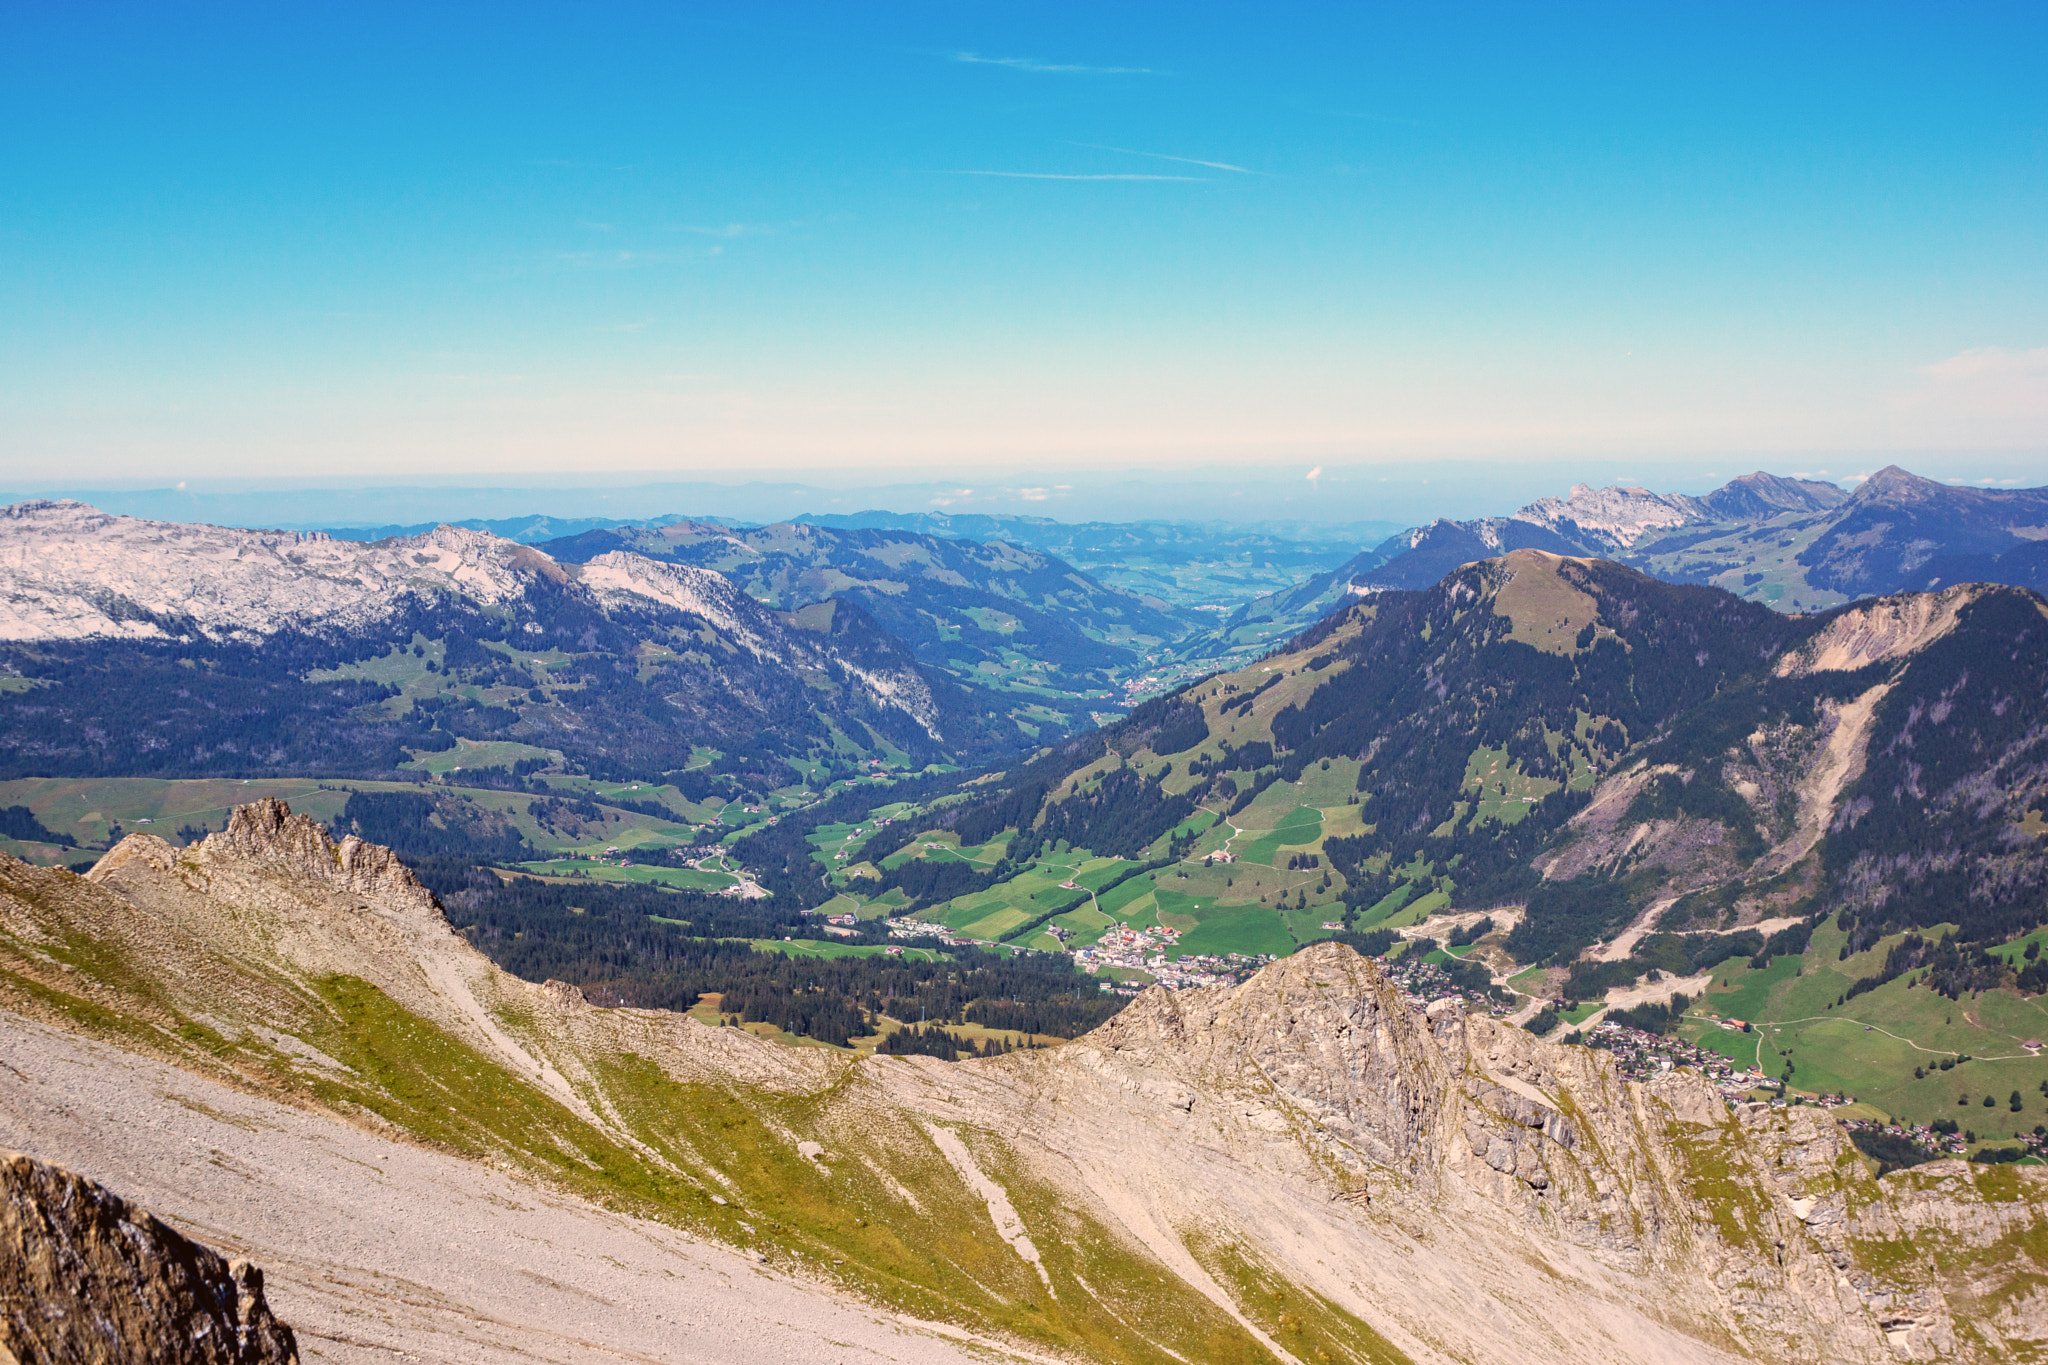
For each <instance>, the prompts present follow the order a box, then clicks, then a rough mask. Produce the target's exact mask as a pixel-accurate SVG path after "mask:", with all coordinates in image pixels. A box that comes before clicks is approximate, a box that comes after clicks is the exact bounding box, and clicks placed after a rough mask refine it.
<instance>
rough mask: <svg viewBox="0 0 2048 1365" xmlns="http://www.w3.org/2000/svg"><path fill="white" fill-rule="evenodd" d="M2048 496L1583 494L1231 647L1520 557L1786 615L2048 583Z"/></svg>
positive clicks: (1338, 584)
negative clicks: (1974, 588) (1719, 595)
mask: <svg viewBox="0 0 2048 1365" xmlns="http://www.w3.org/2000/svg"><path fill="white" fill-rule="evenodd" d="M2044 537H2048V489H1978V488H1967V487H1957V486H1953V485H1949V484H1942V483H1936V482H1935V481H1933V480H1931V479H1923V478H1920V477H1919V476H1917V475H1914V474H1910V473H1908V472H1907V471H1905V470H1903V469H1900V468H1898V467H1897V466H1895V465H1894V466H1888V467H1886V468H1884V469H1881V470H1879V471H1878V472H1877V473H1876V474H1873V475H1871V476H1870V477H1869V478H1868V479H1865V480H1864V481H1863V482H1862V483H1860V484H1859V485H1857V487H1856V489H1855V491H1854V492H1844V491H1843V490H1842V489H1841V488H1840V487H1838V486H1837V485H1835V484H1831V483H1824V482H1821V481H1818V480H1813V479H1787V478H1781V477H1779V476H1777V475H1774V474H1766V473H1763V472H1758V473H1754V474H1746V475H1744V476H1743V477H1741V478H1738V479H1734V480H1731V481H1730V482H1728V483H1727V484H1725V485H1723V486H1722V487H1721V488H1719V489H1716V490H1715V491H1714V492H1712V493H1709V494H1706V495H1705V496H1703V497H1694V496H1690V495H1687V494H1682V493H1653V492H1650V491H1649V490H1648V489H1643V488H1629V487H1613V488H1601V489H1594V488H1588V487H1587V486H1585V485H1584V484H1580V485H1577V486H1575V487H1574V488H1573V489H1572V490H1571V492H1570V493H1569V494H1568V495H1567V496H1565V497H1562V498H1539V499H1537V500H1536V501H1535V502H1533V503H1531V504H1529V505H1528V506H1527V507H1524V508H1523V509H1521V510H1520V511H1519V512H1516V513H1515V514H1514V515H1512V516H1508V517H1490V518H1485V519H1482V520H1478V521H1464V522H1458V521H1435V522H1432V523H1430V524H1429V525H1427V526H1420V527H1415V528H1412V529H1410V530H1407V531H1404V532H1402V533H1401V534H1400V535H1397V536H1394V537H1392V538H1390V539H1388V540H1387V541H1385V542H1383V543H1381V544H1380V545H1378V546H1375V547H1374V548H1372V549H1370V550H1367V551H1364V552H1362V553H1360V554H1359V555H1357V556H1356V557H1354V558H1353V559H1351V560H1350V561H1348V562H1346V563H1345V564H1342V565H1340V566H1338V567H1337V568H1335V569H1333V570H1331V571H1330V572H1329V573H1327V574H1323V575H1320V576H1316V577H1311V578H1308V579H1305V580H1304V581H1303V582H1301V583H1299V584H1296V585H1294V586H1293V587H1291V588H1289V589H1288V590H1286V591H1284V592H1280V593H1275V594H1273V595H1271V596H1269V597H1267V598H1264V599H1261V600H1260V601H1257V602H1253V603H1250V604H1248V605H1246V606H1244V607H1242V608H1240V609H1239V610H1238V612H1237V613H1236V614H1235V615H1234V616H1233V617H1232V618H1231V619H1230V620H1229V621H1228V622H1227V623H1226V624H1225V627H1224V631H1225V633H1226V635H1230V636H1232V637H1243V638H1253V637H1257V638H1269V639H1274V640H1277V639H1282V638H1285V637H1286V636H1287V635H1289V634H1291V633H1293V632H1294V631H1296V630H1300V629H1304V628H1306V627H1307V626H1308V625H1309V624H1310V623H1311V622H1312V621H1314V620H1316V619H1319V618H1320V617H1321V616H1323V615H1324V614H1326V613H1327V612H1329V611H1330V610H1332V609H1333V608H1334V607H1336V606H1337V605H1339V604H1340V603H1341V602H1342V601H1343V600H1344V599H1345V597H1346V596H1347V595H1349V594H1357V593H1362V592H1373V591H1378V590H1381V589H1385V588H1408V589H1413V588H1425V587H1428V586H1429V585H1430V584H1431V583H1434V582H1436V581H1437V580H1438V579H1440V578H1442V577H1443V576H1444V575H1445V574H1446V573H1449V572H1450V571H1451V570H1453V569H1455V568H1457V567H1458V566H1459V565H1461V564H1466V563H1470V562H1472V561H1474V560H1479V559H1487V558H1491V557H1493V556H1496V555H1501V554H1505V553H1507V552H1508V551H1511V550H1520V549H1534V550H1546V551H1549V552H1550V553H1552V554H1561V555H1573V556H1582V557H1591V558H1599V559H1613V560H1616V561H1618V562H1620V563H1625V564H1629V565H1631V566H1633V567H1635V568H1639V569H1641V570H1643V571H1644V572H1645V573H1648V574H1651V575H1653V576H1654V577H1657V578H1662V579H1665V580H1667V581H1669V582H1673V583H1710V584H1713V585H1714V586H1716V587H1721V588H1726V589H1727V590H1728V591H1730V592H1732V593H1734V594H1736V595H1737V596H1739V597H1744V598H1747V599H1750V600H1753V601H1758V602H1763V603H1764V604H1766V605H1768V606H1770V607H1773V608H1775V609H1776V610H1779V611H1813V610H1818V609H1821V608H1825V607H1830V606H1838V605H1840V604H1841V603H1843V602H1847V601H1852V600H1854V599H1856V598H1859V597H1869V596H1878V595H1882V594H1885V593H1892V592H1901V591H1909V590H1918V589H1926V588H1934V587H1940V586H1944V585H1946V584H1951V583H1960V582H1988V583H2005V584H2010V585H2014V586H2019V587H2033V588H2039V587H2043V586H2048V578H2044V577H2043V573H2044V566H2048V560H2044V559H2043V558H2042V552H2041V551H2040V550H2039V549H2038V547H2039V545H2040V544H2041V543H2042V541H2043V538H2044Z"/></svg>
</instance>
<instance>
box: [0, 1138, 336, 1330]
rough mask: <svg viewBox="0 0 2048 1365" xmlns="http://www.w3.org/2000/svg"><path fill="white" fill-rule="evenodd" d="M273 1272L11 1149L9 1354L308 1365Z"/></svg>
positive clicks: (6, 1262) (2, 1159)
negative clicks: (273, 1290)
mask: <svg viewBox="0 0 2048 1365" xmlns="http://www.w3.org/2000/svg"><path fill="white" fill-rule="evenodd" d="M298 1358H299V1350H298V1343H297V1341H296V1339H295V1338H294V1336H293V1334H292V1329H291V1328H289V1327H287V1326H285V1325H284V1324H283V1323H281V1322H279V1321H278V1320H277V1319H276V1318H275V1317H273V1316H272V1315H271V1312H270V1306H269V1304H268V1303H266V1302H265V1300H264V1296H263V1272H262V1271H261V1270H260V1269H258V1268H257V1267H255V1266H253V1265H251V1264H249V1263H248V1262H247V1261H241V1260H237V1261H229V1260H227V1259H225V1258H224V1257H222V1256H220V1255H219V1254H218V1253H216V1252H214V1251H212V1250H209V1249H208V1248H206V1247H203V1246H201V1245H199V1244H198V1243H196V1242H193V1241H191V1240H189V1239H187V1238H186V1237H184V1236H183V1235H182V1234H180V1233H179V1232H178V1231H177V1230H176V1229H174V1228H171V1227H169V1226H168V1225H166V1224H165V1223H163V1222H162V1221H161V1220H159V1219H158V1218H157V1217H156V1216H155V1215H153V1214H151V1213H150V1212H149V1211H148V1210H146V1209H140V1208H136V1207H135V1206H134V1205H132V1204H130V1203H128V1201H126V1200H125V1199H122V1198H121V1197H120V1196H119V1195H117V1194H114V1193H113V1192H112V1191H110V1190H108V1189H107V1188H106V1187H105V1186H103V1185H100V1184H97V1183H95V1182H93V1181H91V1180H87V1179H85V1178H83V1177H81V1176H78V1175H74V1174H72V1173H71V1172H70V1171H67V1170H64V1169H63V1168H62V1167H58V1166H52V1165H49V1164H48V1163H45V1162H41V1161H37V1160H35V1159H34V1158H33V1157H29V1156H24V1155H23V1154H21V1153H19V1152H0V1359H5V1360H7V1361H10V1362H12V1361H21V1362H25V1363H26V1362H41V1361H50V1362H67V1363H68V1362H78V1365H97V1363H98V1362H106V1365H119V1363H120V1362H127V1361H135V1360H148V1361H153V1362H154V1361H161V1362H164V1365H286V1363H287V1362H291V1365H296V1362H297V1361H298Z"/></svg>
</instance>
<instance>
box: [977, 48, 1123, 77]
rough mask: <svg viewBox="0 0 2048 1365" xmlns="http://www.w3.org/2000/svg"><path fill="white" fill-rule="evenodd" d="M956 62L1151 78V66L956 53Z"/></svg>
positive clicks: (1063, 73) (1055, 73) (1054, 72)
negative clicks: (1093, 64)
mask: <svg viewBox="0 0 2048 1365" xmlns="http://www.w3.org/2000/svg"><path fill="white" fill-rule="evenodd" d="M953 60H954V61H956V62H965V63H967V64H968V65H969V66H1006V67H1008V68H1009V69H1010V70H1012V71H1031V72H1035V73H1038V74H1041V75H1052V76H1149V75H1151V74H1152V68H1151V67H1149V66H1076V65H1071V64H1068V63H1064V62H1042V61H1040V60H1039V59H1038V58H1036V57H984V56H982V55H981V54H980V53H978V52H956V53H954V54H953Z"/></svg>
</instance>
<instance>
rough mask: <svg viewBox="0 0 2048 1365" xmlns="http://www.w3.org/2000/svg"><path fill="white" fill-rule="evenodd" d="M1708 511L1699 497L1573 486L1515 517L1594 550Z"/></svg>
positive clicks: (1616, 546)
mask: <svg viewBox="0 0 2048 1365" xmlns="http://www.w3.org/2000/svg"><path fill="white" fill-rule="evenodd" d="M1706 511H1707V509H1706V506H1705V505H1704V504H1703V503H1702V502H1701V501H1700V500H1699V499H1697V498H1690V497H1686V496H1685V495H1683V494H1668V495H1667V494H1662V493H1652V492H1651V491H1650V490H1649V489H1647V488H1631V487H1627V486H1624V485H1616V486H1615V487H1612V488H1589V487H1587V486H1586V485H1585V484H1582V483H1581V484H1574V485H1572V490H1571V493H1570V494H1569V495H1568V496H1566V497H1562V498H1538V499H1537V500H1536V501H1534V502H1532V503H1530V504H1529V505H1528V506H1527V507H1524V508H1523V509H1522V510H1521V511H1519V512H1517V513H1515V517H1516V519H1517V520H1520V521H1529V522H1534V523H1535V524H1536V525H1538V526H1542V527H1546V528H1548V529H1549V530H1552V531H1557V532H1560V533H1562V534H1566V535H1570V536H1572V537H1573V538H1574V539H1576V540H1579V541H1581V542H1583V543H1585V544H1586V545H1587V546H1589V547H1599V548H1603V549H1623V548H1626V547H1628V546H1631V545H1633V544H1635V543H1636V541H1638V540H1640V539H1641V538H1642V537H1643V536H1644V535H1646V534H1648V533H1649V532H1651V531H1662V530H1668V529H1670V528H1671V527H1674V526H1682V525H1684V524H1685V523H1686V522H1688V521H1694V520H1697V519H1699V518H1700V517H1702V516H1703V515H1705V514H1706Z"/></svg>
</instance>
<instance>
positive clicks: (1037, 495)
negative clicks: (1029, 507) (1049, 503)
mask: <svg viewBox="0 0 2048 1365" xmlns="http://www.w3.org/2000/svg"><path fill="white" fill-rule="evenodd" d="M1051 492H1052V490H1051V489H1047V488H1020V489H1018V490H1017V496H1018V497H1020V498H1022V499H1024V501H1026V502H1044V501H1045V500H1046V498H1047V497H1048V496H1050V495H1051Z"/></svg>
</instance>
